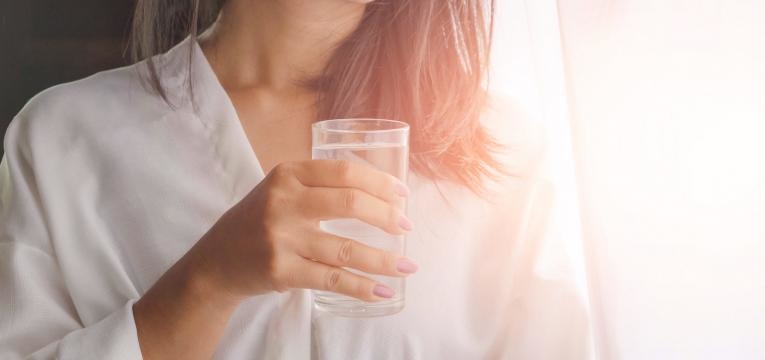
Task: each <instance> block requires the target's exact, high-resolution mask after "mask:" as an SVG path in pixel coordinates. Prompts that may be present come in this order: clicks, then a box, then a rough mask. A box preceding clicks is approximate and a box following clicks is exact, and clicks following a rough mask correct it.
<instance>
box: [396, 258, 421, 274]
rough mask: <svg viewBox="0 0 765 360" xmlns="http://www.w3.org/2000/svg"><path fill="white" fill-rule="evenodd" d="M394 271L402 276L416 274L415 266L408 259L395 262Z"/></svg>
mask: <svg viewBox="0 0 765 360" xmlns="http://www.w3.org/2000/svg"><path fill="white" fill-rule="evenodd" d="M396 270H398V271H399V272H402V273H404V274H413V273H415V272H417V265H416V264H415V263H413V262H411V261H409V260H408V259H398V261H396Z"/></svg>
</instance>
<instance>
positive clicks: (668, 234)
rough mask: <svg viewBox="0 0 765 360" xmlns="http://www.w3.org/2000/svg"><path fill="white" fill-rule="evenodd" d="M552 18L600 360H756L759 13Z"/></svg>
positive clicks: (618, 5) (764, 211)
mask: <svg viewBox="0 0 765 360" xmlns="http://www.w3.org/2000/svg"><path fill="white" fill-rule="evenodd" d="M529 1H531V0H529ZM558 4H559V10H560V11H559V13H560V21H559V22H558V23H560V24H561V25H562V26H561V29H560V31H557V32H558V33H561V34H562V36H563V38H564V40H565V41H564V45H565V46H564V49H565V52H564V55H565V60H566V70H567V73H566V77H567V79H568V81H569V83H568V90H569V94H568V95H569V96H570V98H571V99H573V100H574V101H573V103H572V106H571V107H570V109H571V110H572V117H573V129H574V132H573V134H574V136H575V138H574V140H575V143H576V152H577V157H578V159H577V160H578V162H579V168H578V176H579V179H578V180H579V184H580V187H579V189H580V190H581V195H582V196H581V199H582V204H581V209H582V211H583V214H582V215H583V219H584V224H583V229H584V239H585V246H586V248H587V252H586V253H587V255H588V258H587V265H588V270H589V273H588V276H589V284H590V295H591V298H592V301H593V310H592V314H593V317H592V322H593V323H594V324H595V327H596V330H597V351H598V355H599V357H600V358H603V359H738V360H742V359H765V267H764V266H763V264H765V241H763V240H765V222H764V221H763V219H764V218H765V161H763V154H765V142H764V141H763V134H765V122H764V121H763V119H765V101H763V93H764V92H765V41H763V39H764V38H765V22H764V21H763V16H762V14H763V13H765V2H763V1H761V0H740V1H725V0H695V1H686V0H569V1H558Z"/></svg>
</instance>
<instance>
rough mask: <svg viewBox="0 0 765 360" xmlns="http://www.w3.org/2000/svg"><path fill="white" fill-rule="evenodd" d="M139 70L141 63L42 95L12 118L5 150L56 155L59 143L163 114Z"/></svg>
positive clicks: (74, 82)
mask: <svg viewBox="0 0 765 360" xmlns="http://www.w3.org/2000/svg"><path fill="white" fill-rule="evenodd" d="M139 67H140V63H139V64H134V65H131V66H126V67H121V68H117V69H112V70H106V71H102V72H99V73H96V74H94V75H91V76H89V77H86V78H84V79H81V80H77V81H73V82H69V83H64V84H60V85H56V86H53V87H51V88H48V89H46V90H44V91H42V92H40V93H39V94H37V95H35V96H34V97H32V99H30V100H29V101H28V102H27V103H26V105H24V107H23V108H22V109H21V111H20V112H19V113H18V114H17V115H16V116H15V117H14V118H13V119H12V121H11V123H10V125H9V127H8V130H7V131H6V134H5V147H9V146H23V147H34V146H37V147H38V148H48V149H52V150H53V151H57V150H56V146H57V145H61V144H65V143H66V142H70V141H72V139H78V140H81V139H84V138H97V137H98V136H99V135H101V134H104V133H105V132H109V131H112V130H114V129H116V128H118V127H124V126H125V125H126V124H131V123H135V121H131V120H133V119H139V118H142V117H143V118H146V116H145V115H146V114H148V113H150V112H151V111H157V112H161V111H163V109H162V108H161V107H160V106H159V102H158V101H157V100H156V98H157V97H156V96H153V95H152V94H151V93H150V92H149V91H148V90H147V89H146V87H145V86H144V85H143V83H142V80H141V76H140V75H139ZM160 101H161V99H160ZM152 109H156V110H152Z"/></svg>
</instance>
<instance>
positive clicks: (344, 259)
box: [297, 231, 417, 276]
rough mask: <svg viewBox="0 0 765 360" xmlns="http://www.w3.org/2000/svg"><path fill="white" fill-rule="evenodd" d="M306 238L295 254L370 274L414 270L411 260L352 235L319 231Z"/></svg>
mask: <svg viewBox="0 0 765 360" xmlns="http://www.w3.org/2000/svg"><path fill="white" fill-rule="evenodd" d="M316 233H317V234H316V236H315V237H312V238H311V239H309V240H306V242H307V243H306V244H304V245H303V246H302V247H301V249H299V250H298V251H297V252H298V255H300V256H302V257H304V258H307V259H311V260H316V261H319V262H321V263H324V264H327V265H332V266H337V267H349V268H353V269H356V270H361V271H363V272H366V273H370V274H378V275H386V276H407V275H409V274H412V273H414V272H416V271H417V265H415V264H414V263H413V262H412V261H411V260H409V259H407V258H405V257H403V256H401V255H398V254H394V253H392V252H388V251H385V250H381V249H377V248H374V247H371V246H368V245H364V244H362V243H360V242H358V241H354V240H352V239H347V238H343V237H340V236H335V235H332V234H328V233H324V232H321V231H317V232H316Z"/></svg>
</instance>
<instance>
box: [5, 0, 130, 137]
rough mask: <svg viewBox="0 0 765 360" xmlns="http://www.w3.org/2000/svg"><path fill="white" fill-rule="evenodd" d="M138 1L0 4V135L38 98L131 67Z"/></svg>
mask: <svg viewBox="0 0 765 360" xmlns="http://www.w3.org/2000/svg"><path fill="white" fill-rule="evenodd" d="M133 4H134V0H109V1H101V0H71V1H55V0H21V1H18V0H3V1H0V44H2V50H1V51H0V134H5V129H6V128H7V127H8V124H9V123H10V121H11V119H13V117H14V116H15V115H16V114H17V113H18V112H19V110H21V108H22V107H23V106H24V104H25V103H26V102H27V101H28V100H29V99H30V98H31V97H32V96H34V95H35V94H37V93H39V92H40V91H42V90H44V89H46V88H48V87H51V86H53V85H56V84H60V83H63V82H68V81H72V80H76V79H80V78H83V77H85V76H88V75H91V74H93V73H95V72H98V71H100V70H105V69H109V68H114V67H117V66H122V65H125V64H126V63H127V57H126V56H123V54H124V48H125V40H126V39H127V34H128V30H129V24H130V18H131V13H132V7H133Z"/></svg>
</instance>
